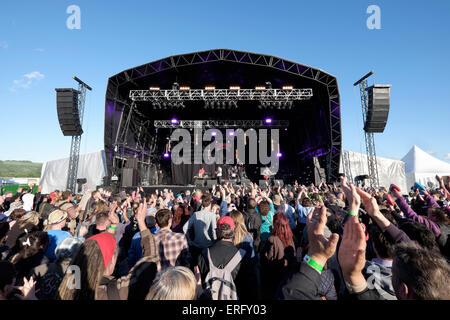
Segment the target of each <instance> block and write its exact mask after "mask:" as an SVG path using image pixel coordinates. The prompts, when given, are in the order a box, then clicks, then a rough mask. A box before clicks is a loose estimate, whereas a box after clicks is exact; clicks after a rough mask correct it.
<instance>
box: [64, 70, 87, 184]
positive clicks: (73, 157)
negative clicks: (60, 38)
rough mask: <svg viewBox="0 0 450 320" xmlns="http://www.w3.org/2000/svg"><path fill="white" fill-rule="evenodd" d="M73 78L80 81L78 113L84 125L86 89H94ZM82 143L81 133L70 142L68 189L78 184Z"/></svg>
mask: <svg viewBox="0 0 450 320" xmlns="http://www.w3.org/2000/svg"><path fill="white" fill-rule="evenodd" d="M73 79H74V80H75V81H76V82H78V91H79V92H80V93H79V95H80V96H79V98H78V114H79V116H80V125H81V127H83V115H84V104H85V99H86V89H88V90H90V91H91V90H92V88H91V87H90V86H88V85H87V84H86V83H84V82H83V81H81V80H80V79H78V78H77V77H76V76H74V77H73ZM80 145H81V134H80V135H78V136H72V143H71V144H70V158H69V171H68V174H67V189H68V190H71V191H72V192H75V190H76V186H77V174H78V162H79V159H80Z"/></svg>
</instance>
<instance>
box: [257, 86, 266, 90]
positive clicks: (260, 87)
mask: <svg viewBox="0 0 450 320" xmlns="http://www.w3.org/2000/svg"><path fill="white" fill-rule="evenodd" d="M255 90H256V91H263V90H266V87H264V86H256V87H255Z"/></svg>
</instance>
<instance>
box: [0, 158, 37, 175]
mask: <svg viewBox="0 0 450 320" xmlns="http://www.w3.org/2000/svg"><path fill="white" fill-rule="evenodd" d="M41 169H42V163H36V162H31V161H15V160H6V161H1V160H0V178H39V177H40V176H41Z"/></svg>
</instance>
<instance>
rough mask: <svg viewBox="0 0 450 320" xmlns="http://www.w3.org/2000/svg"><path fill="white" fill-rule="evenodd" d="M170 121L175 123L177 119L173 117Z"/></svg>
mask: <svg viewBox="0 0 450 320" xmlns="http://www.w3.org/2000/svg"><path fill="white" fill-rule="evenodd" d="M170 123H172V124H177V123H178V120H177V119H176V118H173V119H172V120H170Z"/></svg>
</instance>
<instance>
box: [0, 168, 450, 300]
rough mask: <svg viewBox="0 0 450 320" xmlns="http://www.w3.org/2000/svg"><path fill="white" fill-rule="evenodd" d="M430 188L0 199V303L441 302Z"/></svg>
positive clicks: (446, 192) (443, 292)
mask: <svg viewBox="0 0 450 320" xmlns="http://www.w3.org/2000/svg"><path fill="white" fill-rule="evenodd" d="M436 179H437V181H438V183H439V188H436V189H425V188H416V189H415V190H411V191H409V190H400V189H399V188H398V187H396V186H395V185H391V186H390V187H389V188H387V189H386V188H377V189H375V188H369V187H357V186H355V185H353V184H350V183H348V182H347V181H346V178H345V177H343V176H342V177H340V181H337V182H335V183H333V184H327V183H326V182H325V181H322V183H320V185H317V186H316V185H314V184H311V185H308V186H305V185H301V184H298V183H297V182H295V184H293V185H287V184H286V185H283V186H281V185H280V184H279V183H275V184H273V185H269V184H266V185H265V186H257V185H256V184H253V183H251V184H248V185H241V186H236V185H235V186H233V185H232V184H230V183H227V182H226V181H223V182H222V184H217V185H215V186H212V188H210V189H206V188H205V189H204V190H203V191H202V190H200V189H194V190H193V191H192V193H191V191H190V190H185V191H184V192H181V193H179V194H174V192H172V190H168V189H163V190H155V191H154V192H151V193H146V192H144V189H143V188H142V187H140V188H137V189H136V190H132V191H129V192H128V193H127V192H126V190H125V189H123V190H113V189H112V188H110V187H107V188H106V187H105V188H98V189H97V190H95V191H86V192H85V193H84V194H82V195H81V194H74V193H73V192H72V191H70V190H65V191H59V190H55V191H54V192H51V193H50V194H43V193H42V192H41V188H40V187H39V188H38V190H37V192H36V193H33V192H32V191H31V190H32V188H30V189H28V188H23V189H22V188H19V189H18V191H17V193H13V192H8V193H6V194H4V195H1V196H0V300H19V299H21V300H24V299H26V300H139V299H140V300H144V299H147V300H243V301H245V300H252V299H253V300H255V299H257V300H272V299H281V300H344V299H359V300H397V299H399V300H400V299H402V300H403V299H414V300H448V299H450V267H449V264H448V263H449V257H450V250H449V246H450V245H449V230H450V225H449V222H450V218H449V217H450V181H448V180H447V181H444V179H442V178H441V177H439V176H436ZM30 187H31V186H30Z"/></svg>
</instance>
